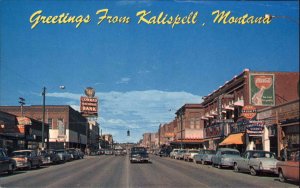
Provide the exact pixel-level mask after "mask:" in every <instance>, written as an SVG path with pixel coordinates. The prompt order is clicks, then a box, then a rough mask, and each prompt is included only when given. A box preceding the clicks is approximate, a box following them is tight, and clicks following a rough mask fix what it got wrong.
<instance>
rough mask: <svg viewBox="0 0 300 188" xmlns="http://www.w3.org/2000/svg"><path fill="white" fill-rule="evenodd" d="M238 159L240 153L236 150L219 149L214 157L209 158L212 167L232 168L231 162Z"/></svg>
mask: <svg viewBox="0 0 300 188" xmlns="http://www.w3.org/2000/svg"><path fill="white" fill-rule="evenodd" d="M238 157H240V152H239V150H237V149H231V148H219V149H218V151H217V153H216V155H213V156H212V158H211V162H212V166H217V167H218V168H222V167H233V161H234V159H235V158H238Z"/></svg>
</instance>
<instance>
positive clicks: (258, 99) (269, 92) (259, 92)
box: [249, 73, 275, 106]
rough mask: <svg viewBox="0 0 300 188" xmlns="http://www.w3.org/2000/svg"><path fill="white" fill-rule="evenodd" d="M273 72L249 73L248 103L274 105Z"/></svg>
mask: <svg viewBox="0 0 300 188" xmlns="http://www.w3.org/2000/svg"><path fill="white" fill-rule="evenodd" d="M274 79H275V78H274V74H254V73H252V74H250V75H249V92H250V93H249V96H250V99H249V101H250V104H252V105H254V106H274V105H275V90H274Z"/></svg>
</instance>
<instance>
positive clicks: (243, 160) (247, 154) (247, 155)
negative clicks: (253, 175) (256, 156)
mask: <svg viewBox="0 0 300 188" xmlns="http://www.w3.org/2000/svg"><path fill="white" fill-rule="evenodd" d="M249 158H250V152H245V153H244V155H243V156H242V158H241V159H240V164H239V168H240V169H241V170H243V171H245V170H248V169H249V167H248V166H249Z"/></svg>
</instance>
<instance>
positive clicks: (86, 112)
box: [80, 97, 98, 116]
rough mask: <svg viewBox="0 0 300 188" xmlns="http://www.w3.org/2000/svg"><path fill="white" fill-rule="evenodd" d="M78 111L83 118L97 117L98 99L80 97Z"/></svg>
mask: <svg viewBox="0 0 300 188" xmlns="http://www.w3.org/2000/svg"><path fill="white" fill-rule="evenodd" d="M80 111H81V113H82V115H83V116H97V115H98V98H95V97H94V98H89V97H81V98H80Z"/></svg>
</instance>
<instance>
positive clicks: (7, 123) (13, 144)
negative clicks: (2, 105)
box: [0, 112, 49, 152]
mask: <svg viewBox="0 0 300 188" xmlns="http://www.w3.org/2000/svg"><path fill="white" fill-rule="evenodd" d="M0 118H1V125H0V127H1V128H0V147H3V148H6V149H7V150H8V152H10V151H13V150H18V149H37V148H38V147H41V143H42V122H40V121H37V120H34V119H31V118H27V117H18V116H15V115H12V114H9V113H5V112H0ZM44 128H45V129H44V138H45V143H47V142H48V131H49V126H48V125H47V124H45V127H44Z"/></svg>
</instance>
